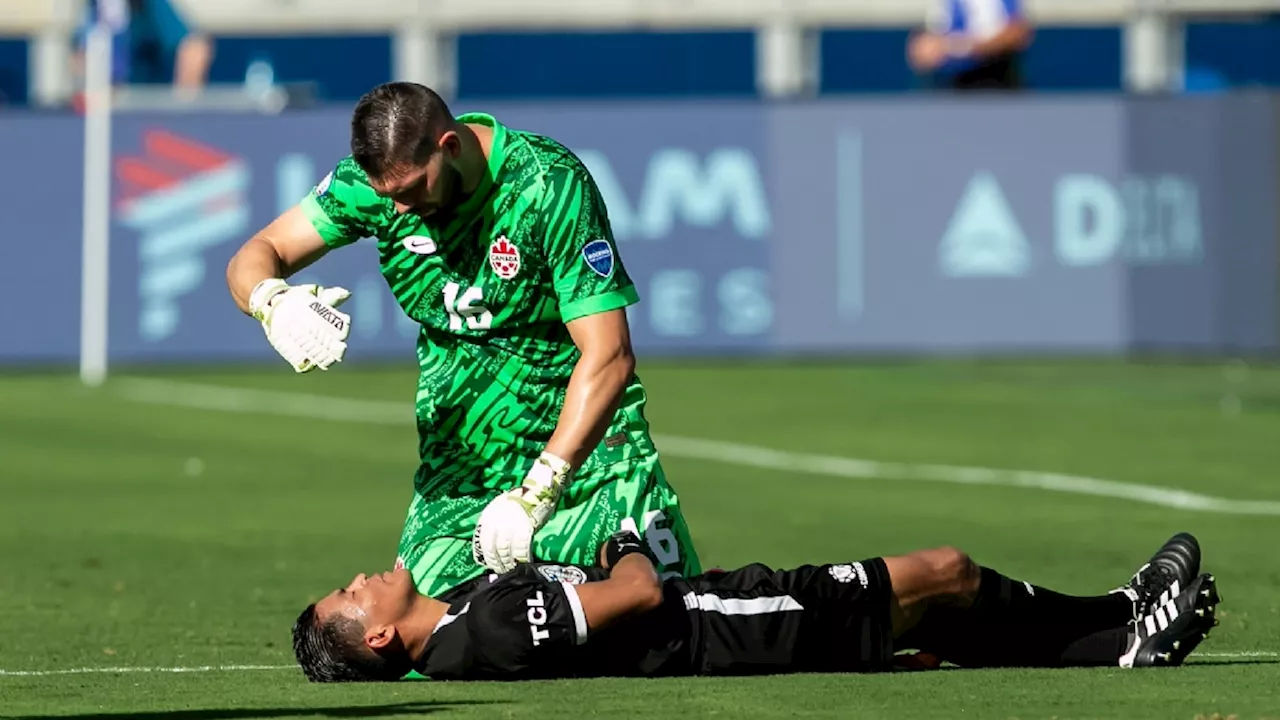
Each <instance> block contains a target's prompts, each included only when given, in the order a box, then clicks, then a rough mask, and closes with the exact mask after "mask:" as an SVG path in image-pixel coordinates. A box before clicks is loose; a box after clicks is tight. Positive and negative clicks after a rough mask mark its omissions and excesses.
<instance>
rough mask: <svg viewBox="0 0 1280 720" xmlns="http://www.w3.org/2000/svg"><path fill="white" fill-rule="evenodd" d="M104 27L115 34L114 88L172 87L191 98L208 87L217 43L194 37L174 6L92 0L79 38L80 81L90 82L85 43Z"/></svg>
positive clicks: (165, 1)
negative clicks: (96, 29)
mask: <svg viewBox="0 0 1280 720" xmlns="http://www.w3.org/2000/svg"><path fill="white" fill-rule="evenodd" d="M99 22H102V23H104V24H106V26H107V27H109V28H110V29H111V33H112V77H111V82H112V84H114V85H155V84H170V83H172V84H173V86H174V87H175V88H176V89H178V90H180V91H184V92H189V93H195V92H198V91H199V90H200V89H201V88H203V87H204V85H205V82H206V81H207V79H208V76H209V65H210V63H211V62H212V61H213V42H212V40H210V39H209V38H208V37H207V36H205V35H203V34H201V33H198V32H195V31H193V30H192V29H191V28H190V27H189V26H188V25H187V23H186V22H185V21H184V20H183V18H182V16H181V15H180V14H179V13H178V9H177V8H175V7H174V6H173V3H172V2H170V0H86V2H85V6H84V14H83V20H82V22H81V24H80V28H79V31H78V32H77V34H76V40H77V51H76V56H75V64H74V67H75V71H76V73H77V75H78V76H79V77H81V78H83V77H84V47H85V40H86V38H87V36H88V34H89V30H90V29H91V28H92V27H93V26H94V25H95V24H97V23H99Z"/></svg>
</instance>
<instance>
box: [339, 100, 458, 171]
mask: <svg viewBox="0 0 1280 720" xmlns="http://www.w3.org/2000/svg"><path fill="white" fill-rule="evenodd" d="M452 125H453V113H452V112H450V111H449V106H448V105H447V104H446V103H445V101H444V99H443V98H441V97H440V96H439V95H437V94H436V92H435V91H434V90H432V89H431V88H429V87H427V86H426V85H419V84H418V83H411V82H390V83H384V84H382V85H379V86H377V87H375V88H374V89H372V90H370V91H369V92H367V93H365V94H364V97H361V98H360V101H359V102H357V103H356V108H355V111H354V112H352V114H351V157H352V159H353V160H355V161H356V164H357V165H359V166H360V168H361V169H362V170H364V171H365V173H367V174H368V175H369V177H371V178H374V179H380V178H385V177H387V175H388V174H389V173H394V172H397V171H400V170H405V169H408V168H413V167H417V166H419V165H421V164H423V163H425V162H426V161H427V159H428V158H430V157H431V154H432V153H433V152H435V150H436V145H437V143H438V142H439V141H440V136H441V135H443V134H444V133H445V131H446V130H448V129H449V128H450V127H451V126H452Z"/></svg>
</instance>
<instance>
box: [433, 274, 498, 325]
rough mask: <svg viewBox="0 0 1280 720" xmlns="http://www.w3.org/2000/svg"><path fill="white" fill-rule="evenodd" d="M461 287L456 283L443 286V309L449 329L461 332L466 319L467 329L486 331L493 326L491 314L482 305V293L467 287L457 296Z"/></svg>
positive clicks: (479, 290)
mask: <svg viewBox="0 0 1280 720" xmlns="http://www.w3.org/2000/svg"><path fill="white" fill-rule="evenodd" d="M459 290H462V286H461V285H459V284H458V283H456V282H451V283H446V284H445V286H444V309H445V312H447V313H449V329H450V330H461V329H462V320H463V318H466V321H467V327H469V328H471V329H472V330H488V329H489V328H490V327H492V326H493V313H491V312H489V309H488V308H486V307H485V306H484V305H483V304H482V303H483V301H484V291H482V290H481V289H480V288H478V287H474V286H473V287H469V288H467V289H466V290H464V291H463V292H462V295H461V296H459V295H458V291H459Z"/></svg>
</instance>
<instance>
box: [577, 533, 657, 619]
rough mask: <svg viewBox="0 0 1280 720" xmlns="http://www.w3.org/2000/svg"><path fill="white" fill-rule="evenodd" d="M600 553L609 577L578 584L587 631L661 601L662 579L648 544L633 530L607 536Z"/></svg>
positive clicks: (653, 607) (653, 608) (641, 611)
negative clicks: (608, 571)
mask: <svg viewBox="0 0 1280 720" xmlns="http://www.w3.org/2000/svg"><path fill="white" fill-rule="evenodd" d="M601 556H602V557H601V561H602V564H603V565H604V566H605V567H606V568H609V569H610V573H609V579H608V580H600V581H597V582H589V583H584V584H582V585H579V586H578V587H577V590H578V599H579V600H580V601H581V602H582V611H583V614H584V615H585V616H586V618H587V629H588V632H598V631H600V630H602V629H604V628H606V627H608V626H610V625H612V624H614V623H616V622H618V621H619V620H624V619H626V618H629V617H634V616H637V615H642V614H644V613H646V612H649V611H650V610H655V609H657V607H658V606H659V605H661V604H662V580H661V579H660V578H659V577H658V573H657V571H656V570H655V569H654V566H653V558H652V557H650V555H649V549H648V546H647V545H645V543H644V542H643V541H642V540H640V538H638V537H636V535H635V534H634V533H630V532H620V533H618V534H616V535H614V536H613V537H611V538H609V540H608V541H607V542H606V543H605V545H604V547H602V548H601Z"/></svg>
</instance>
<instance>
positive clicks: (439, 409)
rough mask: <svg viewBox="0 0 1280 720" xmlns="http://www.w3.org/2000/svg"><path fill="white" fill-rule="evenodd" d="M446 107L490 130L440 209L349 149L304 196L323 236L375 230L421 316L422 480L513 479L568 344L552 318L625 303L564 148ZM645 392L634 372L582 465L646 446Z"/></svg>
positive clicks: (539, 434)
mask: <svg viewBox="0 0 1280 720" xmlns="http://www.w3.org/2000/svg"><path fill="white" fill-rule="evenodd" d="M458 119H459V120H460V121H462V122H466V123H474V124H483V125H487V126H490V127H492V128H493V132H494V134H493V145H492V150H491V152H490V156H489V162H488V172H487V173H485V176H484V178H483V179H482V180H481V183H480V185H479V187H478V188H477V189H476V191H475V192H474V193H473V194H472V195H471V196H470V197H469V198H468V199H467V200H466V201H465V202H464V204H462V205H461V206H460V207H458V208H456V209H455V210H454V211H453V212H449V213H445V214H444V216H442V217H441V216H431V217H427V218H425V219H424V218H421V217H419V216H417V215H415V214H413V213H405V214H399V213H397V212H396V210H395V207H394V205H393V203H392V201H391V200H390V199H388V198H384V197H381V196H379V195H378V194H377V193H376V192H375V191H374V190H373V188H372V187H370V185H369V180H368V176H367V175H366V174H365V173H364V171H363V170H361V169H360V167H359V166H358V165H357V164H356V163H355V162H354V161H353V160H352V159H351V158H350V157H348V158H346V159H344V160H342V161H341V162H339V163H338V165H337V167H336V168H335V169H334V171H333V172H332V173H331V174H330V175H329V176H328V177H326V178H325V179H324V180H323V181H322V182H321V183H320V184H319V185H318V186H317V187H316V188H315V189H314V190H313V191H312V192H311V193H310V194H309V195H308V196H307V197H306V198H305V199H304V200H303V202H302V208H303V211H304V212H305V213H306V215H307V217H308V218H309V219H310V221H311V223H312V225H313V226H314V227H315V229H316V230H317V231H318V232H319V233H320V236H321V237H322V238H323V239H324V241H325V243H326V244H328V245H329V246H330V247H338V246H342V245H346V244H349V243H353V242H355V241H357V240H359V239H361V238H366V237H367V238H374V239H376V240H377V243H378V253H379V256H380V265H381V270H382V275H383V277H384V278H385V279H386V281H387V284H388V286H389V287H390V289H391V292H392V294H393V295H394V296H395V298H396V300H397V301H398V302H399V304H400V307H401V308H402V309H403V310H404V312H405V313H406V314H408V316H409V317H410V318H412V319H414V320H415V321H417V322H418V323H419V324H420V325H421V326H422V330H421V332H420V334H419V338H418V347H417V354H418V362H419V367H420V371H421V374H420V380H419V383H418V397H417V416H418V435H419V451H420V456H421V459H422V468H421V469H420V471H419V476H418V484H419V491H420V492H424V491H427V489H428V488H426V487H423V486H424V485H437V487H438V489H439V490H441V491H445V492H450V493H455V492H459V491H461V492H463V493H466V492H469V491H475V492H478V491H479V490H480V489H481V488H495V487H498V486H501V485H510V484H512V482H513V481H515V482H518V481H519V479H520V478H522V477H523V474H524V472H525V470H526V468H527V467H528V464H529V463H531V462H532V460H533V459H534V458H535V457H536V456H537V454H538V453H539V452H540V451H541V450H542V448H543V446H544V445H545V444H546V442H547V441H548V440H549V439H550V437H551V433H552V431H553V430H554V428H555V425H556V422H557V419H558V417H559V414H560V409H561V407H562V405H563V403H564V397H565V391H566V389H567V387H568V384H569V378H570V375H571V374H572V372H573V369H574V364H575V363H576V362H577V360H578V357H579V352H578V350H577V348H576V346H575V345H574V343H573V341H572V339H571V337H570V336H569V333H568V330H567V329H566V327H565V324H566V323H568V322H570V321H572V320H575V319H577V318H581V317H583V316H586V315H591V314H594V313H600V312H605V311H609V310H614V309H618V308H623V307H626V306H628V305H631V304H633V303H635V302H637V300H638V296H637V293H636V289H635V286H634V285H633V284H632V282H631V280H630V278H629V277H628V276H627V272H626V270H625V268H624V267H623V264H622V261H621V259H620V258H619V256H618V252H617V248H616V246H615V245H614V240H613V235H612V232H611V231H610V228H609V221H608V218H607V215H606V212H605V206H604V202H603V200H602V199H601V197H600V193H599V190H598V189H597V188H596V185H595V183H594V181H593V180H592V179H591V176H590V174H589V173H588V172H587V170H586V168H585V167H584V166H583V165H582V163H581V162H580V161H579V160H578V158H577V157H576V156H574V155H573V154H572V153H571V152H570V151H569V150H567V149H566V148H565V147H564V146H563V145H561V144H559V143H558V142H556V141H554V140H552V139H550V138H547V137H545V136H542V135H538V134H535V133H530V132H522V131H517V130H513V129H509V128H506V127H503V125H502V124H500V123H499V122H497V121H496V120H495V119H494V118H493V117H491V116H489V115H484V114H467V115H463V116H461V117H459V118H458ZM644 402H645V393H644V389H643V387H642V386H641V384H640V382H639V379H638V378H635V377H633V378H632V379H631V381H630V382H629V384H628V386H627V388H626V390H625V393H624V395H623V398H622V402H621V405H620V407H619V410H618V411H617V413H616V414H615V417H614V418H613V421H612V426H611V427H610V428H609V431H608V433H607V434H606V438H605V441H603V442H602V443H601V444H600V447H598V448H597V449H596V451H595V452H594V453H593V454H592V456H591V457H590V458H589V459H588V461H587V462H586V463H585V464H584V466H583V467H582V468H581V469H580V470H579V474H580V475H582V474H588V475H589V474H590V473H591V472H592V470H593V469H594V468H603V467H606V466H611V465H613V464H615V463H617V462H621V461H624V460H628V459H630V458H633V457H635V456H637V455H648V454H651V453H652V444H651V441H650V439H649V436H648V427H647V423H646V422H645V420H644V416H643V406H644ZM459 485H461V486H462V487H458V486H459ZM445 486H449V487H445Z"/></svg>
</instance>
